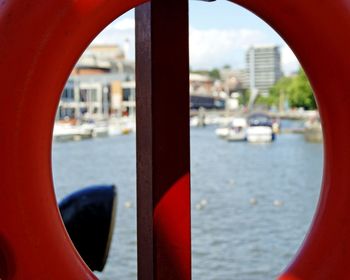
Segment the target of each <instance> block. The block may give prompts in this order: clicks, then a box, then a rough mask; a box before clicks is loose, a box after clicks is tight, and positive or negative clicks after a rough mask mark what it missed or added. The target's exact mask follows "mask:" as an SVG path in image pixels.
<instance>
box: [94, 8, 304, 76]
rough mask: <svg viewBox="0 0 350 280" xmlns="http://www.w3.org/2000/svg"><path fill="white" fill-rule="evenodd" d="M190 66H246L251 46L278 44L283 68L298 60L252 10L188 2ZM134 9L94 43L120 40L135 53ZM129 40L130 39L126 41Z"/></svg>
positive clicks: (289, 68)
mask: <svg viewBox="0 0 350 280" xmlns="http://www.w3.org/2000/svg"><path fill="white" fill-rule="evenodd" d="M189 20H190V21H189V25H190V26H189V33H190V39H189V41H190V64H191V68H192V69H194V70H196V69H212V68H220V67H222V66H223V65H226V64H228V65H231V66H232V68H235V69H240V68H245V52H246V50H247V49H248V48H249V47H250V46H257V45H276V46H279V47H280V49H281V59H282V69H283V71H284V72H285V73H286V74H290V73H292V72H295V71H297V70H298V68H299V63H298V61H297V59H296V58H295V56H294V54H293V52H292V51H291V50H290V48H289V47H288V46H287V44H286V43H285V42H284V41H283V39H282V38H281V37H280V36H279V35H278V34H277V33H276V32H275V31H274V30H273V29H272V28H271V27H269V26H268V25H267V24H266V23H265V22H264V21H262V20H261V19H260V18H258V17H257V16H255V15H254V14H252V13H251V12H249V11H247V10H245V9H243V8H241V7H239V6H237V5H235V4H232V3H230V2H227V1H216V2H210V3H205V2H201V1H190V4H189ZM134 28H135V22H134V12H133V10H131V11H129V12H127V13H125V14H124V15H122V16H121V17H120V18H118V19H117V20H115V21H114V22H113V23H111V24H110V25H109V26H108V27H107V28H106V29H105V30H104V31H103V32H101V34H100V35H99V36H97V37H96V39H95V40H94V41H93V43H94V44H100V43H108V44H119V45H120V46H124V48H125V49H127V50H129V51H128V54H127V57H128V58H129V59H134V57H135V54H134V52H135V48H134V42H135V36H134ZM126 41H127V42H126Z"/></svg>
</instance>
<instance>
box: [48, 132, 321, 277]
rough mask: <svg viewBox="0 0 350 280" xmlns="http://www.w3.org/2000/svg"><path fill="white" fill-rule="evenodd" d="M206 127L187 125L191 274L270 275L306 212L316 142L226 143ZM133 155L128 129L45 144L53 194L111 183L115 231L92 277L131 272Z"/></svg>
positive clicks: (295, 138)
mask: <svg viewBox="0 0 350 280" xmlns="http://www.w3.org/2000/svg"><path fill="white" fill-rule="evenodd" d="M214 130H215V128H214V127H206V128H201V129H192V130H191V148H192V159H191V161H192V242H193V244H192V250H193V279H195V280H196V279H197V280H226V279H227V280H232V279H238V280H245V279H246V280H256V279H257V280H259V279H261V280H265V279H273V278H274V277H275V276H276V274H278V272H280V271H281V270H282V269H283V268H284V267H285V265H286V264H287V263H288V262H289V261H290V260H291V258H292V257H293V255H294V253H295V252H296V250H297V249H298V246H299V245H300V243H301V242H302V240H303V237H304V235H305V233H306V231H307V228H308V226H309V224H310V221H311V219H312V215H313V211H314V209H315V207H316V203H317V197H318V193H319V187H320V182H321V169H322V145H321V144H309V143H306V142H304V139H303V137H302V135H292V134H290V135H281V136H279V137H278V138H277V141H276V142H274V143H272V144H266V145H252V144H248V143H229V142H225V141H223V140H219V139H218V138H216V136H215V133H214ZM135 158H136V155H135V136H134V135H127V136H122V137H121V136H120V137H115V138H104V139H95V140H88V141H81V142H70V143H55V144H54V147H53V168H54V179H55V185H56V193H57V197H58V199H61V198H62V197H63V196H65V195H66V194H68V193H70V192H72V191H74V190H77V189H79V188H80V187H82V186H87V185H92V184H99V183H114V184H116V185H117V186H118V193H119V199H118V200H119V205H118V213H117V222H116V230H115V236H114V239H113V243H112V247H111V253H110V258H109V260H108V263H107V266H106V269H105V272H103V273H102V274H98V276H99V277H100V279H104V280H107V279H108V280H112V279H132V280H134V279H136V275H137V274H136V209H135V203H136V202H135V201H136V200H135V186H136V175H135V174H136V170H135V166H136V163H135Z"/></svg>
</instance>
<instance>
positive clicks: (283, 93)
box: [263, 69, 316, 110]
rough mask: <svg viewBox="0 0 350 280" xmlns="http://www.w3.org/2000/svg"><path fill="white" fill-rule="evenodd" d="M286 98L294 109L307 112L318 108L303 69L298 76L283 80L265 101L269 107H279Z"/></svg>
mask: <svg viewBox="0 0 350 280" xmlns="http://www.w3.org/2000/svg"><path fill="white" fill-rule="evenodd" d="M284 98H285V99H287V100H288V102H289V104H290V106H292V107H303V108H305V109H307V110H310V109H315V108H316V102H315V99H314V96H313V91H312V88H311V85H310V83H309V80H308V79H307V76H306V74H305V72H304V70H303V69H300V70H299V71H298V74H297V75H296V76H293V77H283V78H281V79H280V80H279V81H278V82H277V83H276V84H275V85H274V86H273V87H272V88H271V89H270V94H269V96H268V97H267V98H266V100H263V101H264V102H266V103H267V104H268V105H269V106H272V105H275V106H277V107H278V106H280V102H281V100H282V99H284Z"/></svg>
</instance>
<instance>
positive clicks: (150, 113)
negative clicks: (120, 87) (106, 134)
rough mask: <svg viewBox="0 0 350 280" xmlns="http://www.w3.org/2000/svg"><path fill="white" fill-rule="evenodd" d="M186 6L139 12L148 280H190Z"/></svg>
mask: <svg viewBox="0 0 350 280" xmlns="http://www.w3.org/2000/svg"><path fill="white" fill-rule="evenodd" d="M187 5H188V4H187V1H186V0H180V1H178V0H170V1H167V2H164V1H161V0H155V1H152V3H146V4H143V5H142V6H140V7H137V8H136V84H137V93H136V95H137V97H136V103H137V107H136V111H137V178H138V179H137V197H138V198H137V207H138V214H137V215H138V221H137V226H138V279H142V280H146V279H167V280H170V279H177V280H178V279H191V241H190V238H191V234H190V182H189V181H190V180H189V170H190V159H189V157H190V149H189V81H188V79H189V65H188V63H189V62H188V6H187ZM170 100H171V102H170Z"/></svg>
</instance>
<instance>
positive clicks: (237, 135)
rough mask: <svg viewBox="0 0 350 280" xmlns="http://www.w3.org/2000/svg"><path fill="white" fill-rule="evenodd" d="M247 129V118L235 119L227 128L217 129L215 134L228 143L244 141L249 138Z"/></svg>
mask: <svg viewBox="0 0 350 280" xmlns="http://www.w3.org/2000/svg"><path fill="white" fill-rule="evenodd" d="M246 129H247V121H246V119H245V118H234V119H232V120H231V121H230V124H228V125H226V126H225V127H219V128H217V129H216V130H215V134H216V135H217V136H218V137H220V138H223V139H226V140H228V141H244V140H246V136H247V135H246Z"/></svg>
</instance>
